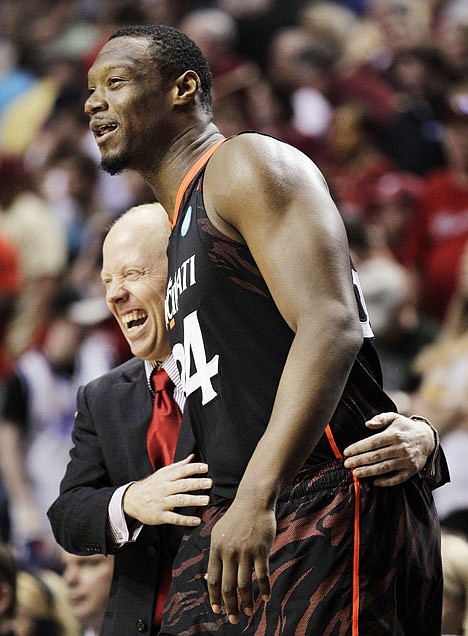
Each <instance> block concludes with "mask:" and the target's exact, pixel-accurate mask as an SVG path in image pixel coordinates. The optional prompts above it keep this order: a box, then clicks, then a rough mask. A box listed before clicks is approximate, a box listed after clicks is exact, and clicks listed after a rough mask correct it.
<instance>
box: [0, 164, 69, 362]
mask: <svg viewBox="0 0 468 636" xmlns="http://www.w3.org/2000/svg"><path fill="white" fill-rule="evenodd" d="M0 231H1V232H2V233H3V234H4V235H5V236H6V237H7V238H8V239H9V240H10V241H11V242H12V243H13V245H14V246H15V248H16V250H17V253H18V259H19V266H20V270H21V274H22V278H23V282H22V286H21V291H20V293H19V295H18V299H17V303H16V307H15V311H14V314H13V317H12V321H11V324H10V327H9V329H8V333H7V336H6V345H7V347H8V349H9V351H10V353H11V355H12V356H13V357H15V358H16V357H18V356H19V355H20V354H21V353H22V352H23V351H25V350H26V349H28V348H29V347H31V346H33V345H34V344H36V343H37V342H38V340H39V338H40V336H41V334H42V330H43V328H44V326H45V321H46V318H47V315H48V310H49V303H50V300H51V297H52V293H53V288H54V285H55V284H56V282H57V280H58V278H59V277H60V275H62V274H63V272H64V269H65V265H66V246H65V237H64V233H63V231H62V228H61V227H60V224H59V223H58V221H56V219H54V217H53V215H52V213H51V211H50V209H49V208H48V207H47V205H46V203H45V201H44V199H43V198H42V197H40V196H39V195H38V194H37V192H36V191H35V187H34V184H33V179H32V178H31V175H30V174H28V172H27V171H26V170H25V169H24V166H23V164H22V162H21V160H20V159H18V158H15V157H11V156H7V155H0Z"/></svg>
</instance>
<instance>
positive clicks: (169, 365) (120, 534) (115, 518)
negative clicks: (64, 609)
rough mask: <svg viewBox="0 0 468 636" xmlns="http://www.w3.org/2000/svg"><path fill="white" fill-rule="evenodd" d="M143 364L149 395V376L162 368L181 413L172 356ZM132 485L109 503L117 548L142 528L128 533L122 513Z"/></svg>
mask: <svg viewBox="0 0 468 636" xmlns="http://www.w3.org/2000/svg"><path fill="white" fill-rule="evenodd" d="M144 363H145V371H146V381H147V383H148V390H149V391H151V394H152V395H154V392H153V387H152V385H151V375H152V373H153V371H154V370H155V369H158V368H162V369H164V370H165V371H166V373H167V375H168V376H169V377H170V378H171V380H172V381H173V382H174V386H175V388H174V400H175V402H176V403H177V405H178V407H179V408H180V410H181V412H183V410H184V405H185V393H184V390H183V387H182V382H181V379H180V374H179V369H178V368H177V363H176V361H175V358H174V356H172V355H170V356H169V357H168V358H166V360H165V361H164V362H163V363H162V364H161V363H159V362H149V361H148V360H145V361H144ZM133 483H135V482H133V481H132V482H130V483H128V484H124V485H123V486H120V487H119V488H117V490H116V491H115V492H114V494H113V495H112V497H111V500H110V502H109V508H108V521H109V524H108V530H109V533H110V536H111V538H112V540H113V542H114V544H115V545H117V546H123V545H125V544H126V543H129V542H132V541H136V539H137V537H138V535H139V534H140V532H141V529H142V527H143V524H141V523H139V524H138V525H137V526H136V527H133V530H132V531H130V529H129V528H128V525H127V521H126V519H125V513H124V511H123V496H124V494H125V491H126V490H127V488H128V487H129V486H130V485H131V484H133Z"/></svg>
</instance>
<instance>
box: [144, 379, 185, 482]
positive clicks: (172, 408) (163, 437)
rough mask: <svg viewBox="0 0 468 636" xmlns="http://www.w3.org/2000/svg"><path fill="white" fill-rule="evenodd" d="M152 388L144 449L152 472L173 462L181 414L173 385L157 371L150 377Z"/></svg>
mask: <svg viewBox="0 0 468 636" xmlns="http://www.w3.org/2000/svg"><path fill="white" fill-rule="evenodd" d="M151 383H152V385H153V388H154V393H155V396H154V405H153V416H152V419H151V423H150V425H149V428H148V434H147V438H146V447H147V449H148V455H149V457H150V460H151V463H152V465H153V468H154V470H157V469H158V468H162V467H163V466H168V465H169V464H172V463H173V461H174V453H175V448H176V444H177V437H178V435H179V428H180V420H181V414H180V410H179V407H178V406H177V404H176V402H175V400H174V398H173V393H174V383H173V382H172V380H171V379H170V377H169V376H168V375H167V373H166V372H165V371H164V369H158V370H157V371H156V372H155V373H153V375H152V377H151Z"/></svg>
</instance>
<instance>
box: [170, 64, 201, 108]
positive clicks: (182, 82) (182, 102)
mask: <svg viewBox="0 0 468 636" xmlns="http://www.w3.org/2000/svg"><path fill="white" fill-rule="evenodd" d="M200 86H201V82H200V78H199V77H198V75H197V73H195V71H184V72H183V73H182V75H179V77H178V78H177V79H176V80H175V81H174V88H173V91H174V93H173V99H174V102H173V103H174V105H177V106H186V105H187V104H189V103H190V102H193V100H194V99H195V97H196V95H197V94H198V92H199V90H200Z"/></svg>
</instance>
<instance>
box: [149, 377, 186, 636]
mask: <svg viewBox="0 0 468 636" xmlns="http://www.w3.org/2000/svg"><path fill="white" fill-rule="evenodd" d="M151 384H152V385H153V389H154V394H155V395H154V405H153V416H152V418H151V422H150V425H149V428H148V433H147V437H146V447H147V449H148V455H149V457H150V459H151V463H152V465H153V468H154V470H157V469H158V468H162V467H163V466H167V465H169V464H172V463H173V461H174V453H175V448H176V444H177V437H178V436H179V428H180V420H181V414H180V410H179V407H178V406H177V404H176V402H175V400H174V397H173V393H174V383H173V382H172V380H171V379H170V377H169V376H168V375H167V373H166V372H165V371H164V369H158V370H157V371H155V372H154V373H153V375H152V376H151ZM170 584H171V567H170V565H169V563H168V562H167V560H166V559H165V558H164V555H161V562H160V565H159V581H158V587H157V592H156V601H155V606H154V617H153V627H155V628H157V629H158V630H159V628H160V626H161V619H162V610H163V607H164V603H165V601H166V598H167V594H168V592H169V587H170Z"/></svg>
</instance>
